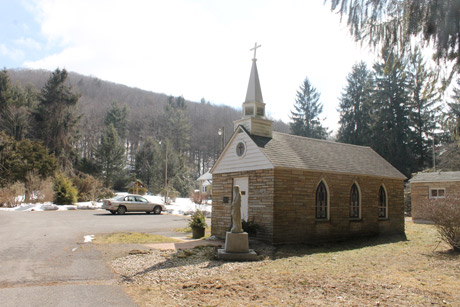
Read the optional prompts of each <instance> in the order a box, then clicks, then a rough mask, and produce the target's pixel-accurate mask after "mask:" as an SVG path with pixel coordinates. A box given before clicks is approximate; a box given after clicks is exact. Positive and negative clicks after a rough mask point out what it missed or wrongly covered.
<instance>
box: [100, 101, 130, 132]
mask: <svg viewBox="0 0 460 307" xmlns="http://www.w3.org/2000/svg"><path fill="white" fill-rule="evenodd" d="M128 115H129V110H128V106H127V105H126V104H124V105H123V106H120V105H119V104H118V103H117V102H115V101H114V102H112V105H111V107H110V109H109V110H108V111H107V114H106V115H105V119H104V124H105V125H106V126H109V125H110V124H113V126H114V127H115V129H116V130H117V133H118V136H119V137H120V139H122V140H125V139H126V138H127V136H128V126H129V120H128Z"/></svg>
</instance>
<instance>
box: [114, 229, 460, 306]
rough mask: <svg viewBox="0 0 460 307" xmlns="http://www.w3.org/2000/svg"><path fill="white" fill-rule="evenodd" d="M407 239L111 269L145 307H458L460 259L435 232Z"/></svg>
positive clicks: (182, 255) (168, 259) (134, 260)
mask: <svg viewBox="0 0 460 307" xmlns="http://www.w3.org/2000/svg"><path fill="white" fill-rule="evenodd" d="M406 234H407V240H403V239H402V238H401V237H390V238H388V237H387V238H374V239H367V240H358V241H352V242H346V243H335V244H327V245H320V246H305V245H296V246H286V247H278V248H273V247H271V246H266V245H263V244H251V248H254V249H256V251H257V252H258V253H259V254H261V258H262V259H263V260H261V261H258V262H223V261H219V260H216V259H215V254H216V248H215V247H198V248H194V249H191V250H179V251H177V252H171V251H159V250H155V251H151V252H149V253H148V254H135V255H128V256H125V257H121V258H118V259H115V260H114V261H112V263H111V265H112V267H113V269H114V270H115V271H116V272H117V273H118V274H120V283H121V284H123V285H125V288H126V290H127V292H128V293H129V294H130V295H131V296H132V297H133V298H134V299H135V300H136V302H137V303H139V304H140V305H141V306H243V305H244V306H320V305H321V306H324V305H336V306H359V305H366V306H368V305H374V306H375V305H377V306H378V305H381V306H396V305H403V306H409V305H410V306H431V305H443V306H460V292H459V291H458V289H460V255H459V254H456V253H452V252H451V251H450V250H449V247H448V246H446V245H444V244H443V243H441V244H439V237H438V236H437V233H436V230H435V228H434V227H433V226H431V225H417V224H413V223H412V222H407V223H406ZM438 244H439V245H438Z"/></svg>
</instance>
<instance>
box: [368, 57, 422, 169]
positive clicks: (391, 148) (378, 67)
mask: <svg viewBox="0 0 460 307" xmlns="http://www.w3.org/2000/svg"><path fill="white" fill-rule="evenodd" d="M374 70H375V81H374V82H375V90H374V92H373V95H372V115H371V116H372V122H373V126H372V140H373V144H372V148H373V149H374V150H375V151H377V152H378V153H379V154H380V155H381V156H382V157H384V158H385V159H386V160H387V161H388V162H390V163H391V164H392V165H393V166H394V167H396V168H397V169H398V170H399V171H401V172H402V173H404V174H405V175H406V176H410V174H411V170H412V167H413V166H412V160H413V159H412V155H411V152H410V144H409V142H410V139H411V138H412V136H413V133H412V131H411V130H410V128H409V114H410V105H409V103H408V102H409V101H410V97H409V93H408V82H409V80H408V78H407V75H406V73H405V64H404V62H403V61H402V59H400V58H399V57H398V56H396V55H395V54H394V53H393V52H391V51H389V50H383V52H382V56H381V61H380V62H377V63H375V64H374Z"/></svg>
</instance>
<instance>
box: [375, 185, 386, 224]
mask: <svg viewBox="0 0 460 307" xmlns="http://www.w3.org/2000/svg"><path fill="white" fill-rule="evenodd" d="M381 190H383V195H384V196H385V199H384V207H385V216H380V209H381V208H382V206H381V205H380V191H381ZM377 204H378V211H377V212H378V218H379V220H387V219H388V192H387V189H386V188H385V185H384V184H381V185H380V188H379V193H378V203H377Z"/></svg>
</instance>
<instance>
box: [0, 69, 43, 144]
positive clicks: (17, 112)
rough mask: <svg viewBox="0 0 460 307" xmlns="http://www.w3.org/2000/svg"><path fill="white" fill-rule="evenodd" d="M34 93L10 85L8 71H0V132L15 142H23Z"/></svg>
mask: <svg viewBox="0 0 460 307" xmlns="http://www.w3.org/2000/svg"><path fill="white" fill-rule="evenodd" d="M34 94H35V93H34V92H33V91H32V90H31V89H30V88H27V89H26V90H24V89H23V88H22V87H21V86H19V85H12V84H11V81H10V78H9V75H8V71H7V70H6V69H3V70H2V71H0V130H3V131H5V132H6V133H7V134H8V135H10V136H12V137H14V138H15V139H16V140H18V141H19V140H23V139H24V138H25V136H26V134H27V133H28V131H29V127H30V107H31V106H32V103H33V100H34V99H35V95H34Z"/></svg>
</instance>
